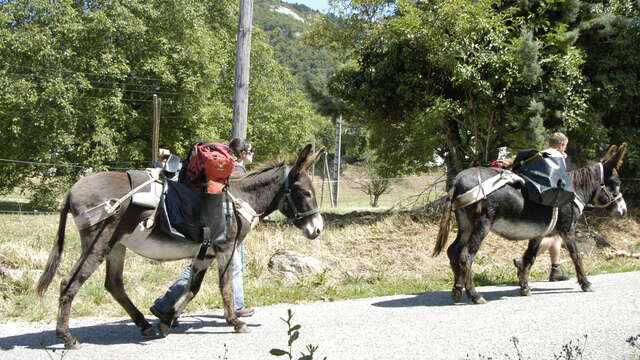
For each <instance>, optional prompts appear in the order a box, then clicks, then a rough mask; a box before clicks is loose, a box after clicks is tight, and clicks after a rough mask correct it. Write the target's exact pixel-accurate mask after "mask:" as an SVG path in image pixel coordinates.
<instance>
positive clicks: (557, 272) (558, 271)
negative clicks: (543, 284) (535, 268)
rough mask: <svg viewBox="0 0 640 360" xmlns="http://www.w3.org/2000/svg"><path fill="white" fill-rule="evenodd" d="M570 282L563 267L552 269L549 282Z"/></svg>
mask: <svg viewBox="0 0 640 360" xmlns="http://www.w3.org/2000/svg"><path fill="white" fill-rule="evenodd" d="M565 280H569V276H568V275H567V272H566V271H564V269H563V268H562V266H558V267H551V273H550V274H549V281H565Z"/></svg>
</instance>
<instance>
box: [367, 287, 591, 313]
mask: <svg viewBox="0 0 640 360" xmlns="http://www.w3.org/2000/svg"><path fill="white" fill-rule="evenodd" d="M531 291H532V292H533V294H534V296H535V295H541V294H552V293H559V292H563V293H565V292H581V291H580V290H576V289H575V288H571V287H567V288H554V289H544V288H531ZM480 293H481V294H482V296H484V298H485V299H486V300H487V301H496V300H502V299H504V298H513V297H518V298H519V297H520V293H519V288H516V289H514V288H513V287H512V286H508V288H507V285H505V289H504V290H497V291H480ZM413 295H414V296H415V297H413V298H405V299H394V300H388V301H380V302H377V303H373V304H372V305H373V306H378V307H392V308H393V307H411V306H457V305H464V303H455V304H454V303H453V300H451V291H449V290H442V291H431V292H424V293H419V294H413ZM462 301H465V302H467V303H470V302H471V301H470V300H469V299H467V297H466V294H465V295H463V296H462Z"/></svg>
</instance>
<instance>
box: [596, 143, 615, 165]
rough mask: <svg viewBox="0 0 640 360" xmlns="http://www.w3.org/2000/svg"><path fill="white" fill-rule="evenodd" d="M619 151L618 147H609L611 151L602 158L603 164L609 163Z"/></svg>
mask: <svg viewBox="0 0 640 360" xmlns="http://www.w3.org/2000/svg"><path fill="white" fill-rule="evenodd" d="M617 149H618V147H617V146H616V145H611V147H609V150H608V151H607V153H606V154H604V156H603V157H602V159H600V162H601V163H605V162H607V161H609V159H611V157H612V156H613V154H615V153H616V150H617Z"/></svg>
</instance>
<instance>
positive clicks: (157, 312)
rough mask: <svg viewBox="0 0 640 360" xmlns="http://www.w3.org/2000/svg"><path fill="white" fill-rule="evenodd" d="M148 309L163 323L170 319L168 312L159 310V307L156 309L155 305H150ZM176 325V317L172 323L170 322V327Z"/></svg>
mask: <svg viewBox="0 0 640 360" xmlns="http://www.w3.org/2000/svg"><path fill="white" fill-rule="evenodd" d="M149 311H151V313H152V314H153V315H155V317H157V318H158V319H160V321H162V322H163V323H165V324H168V323H169V322H170V321H171V318H170V317H169V314H167V313H165V312H163V311H160V309H158V308H157V307H156V306H155V305H153V306H152V307H150V308H149ZM176 326H178V319H175V320H173V323H171V327H176Z"/></svg>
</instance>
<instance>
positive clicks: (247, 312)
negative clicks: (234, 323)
mask: <svg viewBox="0 0 640 360" xmlns="http://www.w3.org/2000/svg"><path fill="white" fill-rule="evenodd" d="M255 312H256V311H255V310H254V309H253V308H243V309H240V310H236V316H237V317H249V316H253V314H254V313H255Z"/></svg>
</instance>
